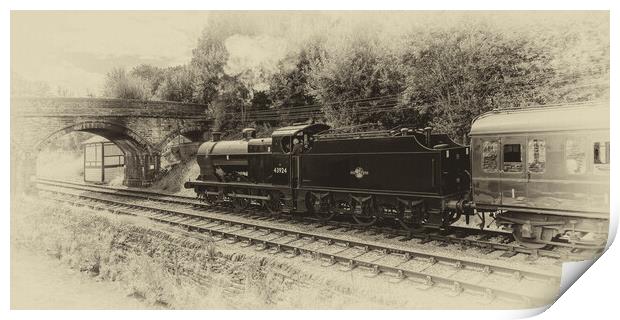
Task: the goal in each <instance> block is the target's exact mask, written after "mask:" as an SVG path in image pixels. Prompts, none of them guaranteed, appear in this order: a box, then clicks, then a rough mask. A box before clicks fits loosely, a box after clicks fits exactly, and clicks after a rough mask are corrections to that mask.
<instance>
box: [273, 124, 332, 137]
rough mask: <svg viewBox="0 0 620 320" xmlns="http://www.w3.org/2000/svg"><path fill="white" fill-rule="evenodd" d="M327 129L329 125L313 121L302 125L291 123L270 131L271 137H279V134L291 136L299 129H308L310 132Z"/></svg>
mask: <svg viewBox="0 0 620 320" xmlns="http://www.w3.org/2000/svg"><path fill="white" fill-rule="evenodd" d="M327 129H329V126H328V125H326V124H322V123H313V124H302V125H293V126H288V127H282V128H278V129H277V130H275V131H274V132H273V133H272V137H280V136H292V135H295V134H296V133H298V132H300V131H310V132H314V133H316V132H321V131H324V130H327Z"/></svg>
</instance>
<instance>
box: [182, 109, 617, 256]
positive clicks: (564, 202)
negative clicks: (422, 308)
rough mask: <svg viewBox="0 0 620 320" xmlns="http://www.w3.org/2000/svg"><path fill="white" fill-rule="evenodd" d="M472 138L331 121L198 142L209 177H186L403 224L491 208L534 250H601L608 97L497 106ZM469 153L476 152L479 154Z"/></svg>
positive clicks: (276, 206) (231, 191)
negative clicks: (333, 126)
mask: <svg viewBox="0 0 620 320" xmlns="http://www.w3.org/2000/svg"><path fill="white" fill-rule="evenodd" d="M470 136H471V138H472V146H471V148H472V149H471V150H470V147H469V146H462V145H459V144H457V143H455V142H454V141H452V140H451V139H450V138H449V137H448V136H447V135H445V134H438V133H433V132H431V128H425V129H422V130H420V129H412V128H397V129H394V130H375V131H364V132H343V131H337V130H330V128H329V127H328V126H327V125H324V124H304V125H295V126H290V127H284V128H280V129H278V130H276V131H274V132H273V134H272V136H271V138H262V139H261V138H256V137H255V130H254V129H245V130H243V137H244V138H243V139H242V140H237V141H220V135H219V134H218V133H214V134H213V139H212V141H209V142H205V143H204V144H202V145H201V146H200V148H199V150H198V154H197V160H198V164H199V166H200V176H198V178H197V179H196V181H190V182H187V183H186V184H185V187H186V188H193V189H194V190H195V191H196V193H197V195H198V197H199V198H202V199H204V200H205V201H207V202H211V203H221V202H225V203H230V204H232V206H233V207H234V208H237V209H244V208H247V207H248V206H250V205H251V204H254V205H260V206H263V207H264V208H265V209H266V210H267V211H269V212H271V213H273V214H278V213H280V212H295V213H299V212H308V213H311V214H314V215H316V216H317V217H318V218H320V219H324V220H329V219H333V218H334V217H335V216H338V215H347V216H350V217H352V218H353V219H354V220H355V221H356V222H357V223H358V224H360V225H364V226H367V225H372V224H374V223H375V222H376V221H377V220H378V219H381V218H388V219H393V220H394V221H398V223H400V224H401V225H402V226H403V227H404V228H407V229H414V228H417V227H419V226H426V227H428V226H430V227H439V228H442V227H447V226H449V225H450V224H453V223H454V222H455V221H457V220H458V219H459V218H460V217H461V216H462V215H465V217H466V218H467V219H466V220H467V221H468V222H469V218H470V217H471V216H472V215H478V216H479V217H481V218H483V219H484V217H485V214H487V215H491V216H492V218H495V219H496V222H497V223H498V224H500V225H503V226H507V227H509V228H512V230H513V233H514V235H515V237H516V238H517V240H519V241H521V242H522V243H524V244H527V245H528V246H530V247H542V246H544V245H547V244H551V243H553V242H557V241H561V242H568V243H571V244H572V245H575V246H579V245H582V246H583V245H585V246H595V247H601V246H602V245H603V244H604V242H605V241H606V239H607V229H608V223H609V198H610V195H609V165H610V164H609V154H610V153H609V147H610V146H609V107H608V106H607V105H581V106H557V107H551V108H536V109H521V110H502V111H499V110H498V111H492V112H489V113H487V114H484V115H482V116H480V117H478V118H477V119H476V120H475V121H474V122H473V124H472V129H471V133H470ZM470 158H471V159H470Z"/></svg>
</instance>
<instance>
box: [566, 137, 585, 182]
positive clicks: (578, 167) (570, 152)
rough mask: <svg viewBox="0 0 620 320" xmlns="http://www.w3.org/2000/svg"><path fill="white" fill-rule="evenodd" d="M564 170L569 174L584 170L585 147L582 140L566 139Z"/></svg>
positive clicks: (579, 172) (580, 172)
mask: <svg viewBox="0 0 620 320" xmlns="http://www.w3.org/2000/svg"><path fill="white" fill-rule="evenodd" d="M565 154H566V156H565V158H566V170H567V171H568V173H570V174H583V173H585V172H586V148H585V146H584V143H583V141H580V140H571V139H568V140H566V150H565Z"/></svg>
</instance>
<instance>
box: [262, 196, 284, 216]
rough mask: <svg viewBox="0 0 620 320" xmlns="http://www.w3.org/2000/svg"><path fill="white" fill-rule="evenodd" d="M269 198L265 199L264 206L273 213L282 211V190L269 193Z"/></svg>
mask: <svg viewBox="0 0 620 320" xmlns="http://www.w3.org/2000/svg"><path fill="white" fill-rule="evenodd" d="M268 195H269V200H263V206H264V207H265V208H266V209H267V211H269V213H270V214H272V215H277V214H280V213H282V209H283V208H284V204H283V203H282V194H281V193H280V192H271V193H269V194H268Z"/></svg>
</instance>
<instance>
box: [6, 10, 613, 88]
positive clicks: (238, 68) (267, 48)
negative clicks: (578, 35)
mask: <svg viewBox="0 0 620 320" xmlns="http://www.w3.org/2000/svg"><path fill="white" fill-rule="evenodd" d="M217 15H220V16H227V17H228V18H229V19H230V21H233V20H237V21H242V23H247V24H248V25H250V26H252V27H255V30H254V29H252V30H253V31H254V33H255V34H253V35H233V36H231V37H230V38H228V39H226V41H225V45H226V47H227V49H228V51H229V53H230V57H229V64H228V66H227V68H226V72H229V73H231V74H239V73H241V72H242V71H243V69H244V68H250V69H256V68H258V67H259V66H260V67H261V68H262V69H263V71H265V70H266V72H269V70H270V69H274V67H275V65H276V64H277V62H278V61H279V60H280V59H282V58H283V57H284V56H285V55H286V53H287V52H288V50H290V49H291V47H295V42H303V41H304V39H307V37H308V36H309V35H312V34H321V35H324V36H325V35H326V36H327V37H328V38H329V39H330V40H332V41H333V42H332V45H338V42H339V38H338V37H339V36H341V35H343V34H346V33H348V32H354V31H352V30H369V31H375V30H380V32H382V37H383V38H386V39H396V38H397V36H398V34H400V33H402V32H404V31H406V30H407V29H409V28H421V29H423V30H424V29H428V26H432V27H438V26H440V27H441V26H446V27H447V26H454V25H457V26H460V25H463V24H464V23H466V22H469V21H472V20H480V21H483V22H484V23H489V24H491V25H492V26H493V27H496V28H501V29H504V30H506V32H524V31H525V30H527V29H529V30H539V29H540V26H541V25H544V26H546V27H549V26H552V25H553V24H554V23H558V24H561V25H566V23H571V21H579V20H581V19H582V18H584V17H587V16H590V17H589V18H590V19H608V16H607V13H605V12H598V13H595V14H593V13H585V14H584V13H578V12H577V13H575V12H573V13H570V12H562V13H558V12H538V13H536V14H532V13H531V12H514V11H512V12H510V11H509V12H471V11H470V12H446V11H443V12H437V11H435V12H428V11H422V12H421V11H417V12H411V11H408V12H407V11H399V12H386V11H383V12H378V11H374V12H368V11H366V12H359V11H358V12H344V13H343V12H335V11H327V12H326V11H323V12H282V11H280V12H241V13H239V12H236V13H235V14H230V13H229V12H206V11H163V12H162V11H159V12H155V11H151V12H148V11H138V12H136V11H133V12H132V11H113V12H110V11H107V12H106V11H90V12H87V11H86V12H85V11H80V12H66V11H64V12H63V11H48V12H45V11H43V12H36V11H13V12H12V13H11V71H12V73H16V74H17V75H19V76H20V77H21V78H23V79H26V80H30V81H37V82H45V83H47V84H48V85H49V86H50V88H51V91H52V92H55V91H56V89H57V88H58V87H60V88H62V89H64V90H68V91H69V93H70V95H73V96H87V95H89V94H94V95H96V96H99V95H100V94H101V91H102V88H103V83H104V80H105V74H106V73H107V72H108V71H110V70H111V69H112V68H113V67H124V68H125V69H127V70H130V69H131V68H132V67H134V66H136V65H139V64H143V63H144V64H150V65H154V66H158V67H168V66H175V65H180V64H185V63H188V62H189V61H190V59H191V55H192V49H193V48H195V47H196V44H197V41H198V38H199V36H200V34H201V32H202V30H203V28H204V27H205V26H206V25H207V23H209V21H211V19H212V18H213V17H214V16H217ZM360 27H362V29H360ZM363 28H365V29H363ZM395 44H396V43H395ZM259 86H260V84H259ZM259 89H264V88H259Z"/></svg>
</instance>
